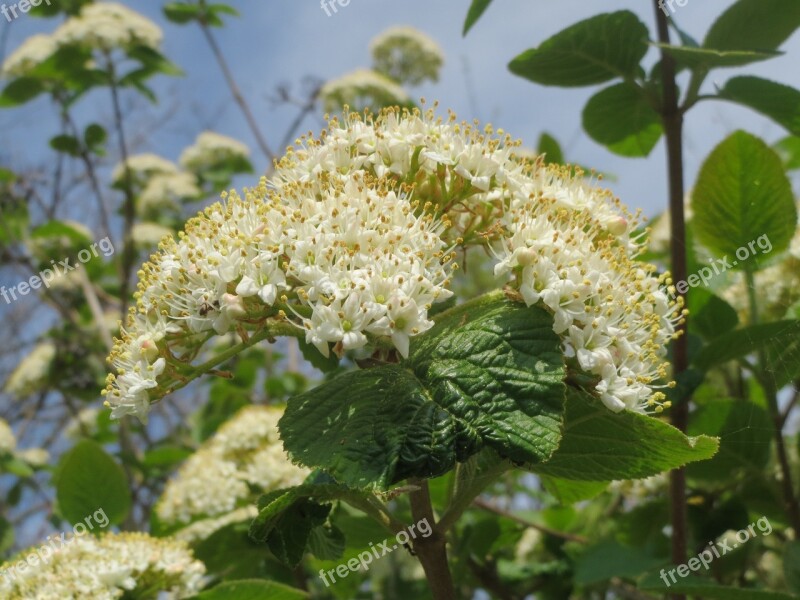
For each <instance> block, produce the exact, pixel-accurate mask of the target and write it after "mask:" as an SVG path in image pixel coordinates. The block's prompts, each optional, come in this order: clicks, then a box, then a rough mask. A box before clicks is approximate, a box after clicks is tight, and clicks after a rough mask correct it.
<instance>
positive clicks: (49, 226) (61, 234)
mask: <svg viewBox="0 0 800 600" xmlns="http://www.w3.org/2000/svg"><path fill="white" fill-rule="evenodd" d="M31 238H33V239H48V238H66V239H67V240H69V241H70V242H72V243H73V244H84V245H88V244H90V243H91V241H92V240H90V239H89V238H88V237H86V235H85V234H84V233H83V232H82V231H79V230H78V229H76V228H75V227H73V226H71V225H70V224H69V223H64V222H62V221H48V222H47V223H44V224H42V225H39V226H38V227H37V228H36V229H34V230H33V231H31Z"/></svg>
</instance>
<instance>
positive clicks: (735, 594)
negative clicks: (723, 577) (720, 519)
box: [638, 563, 796, 600]
mask: <svg viewBox="0 0 800 600" xmlns="http://www.w3.org/2000/svg"><path fill="white" fill-rule="evenodd" d="M673 568H674V567H666V571H667V572H666V573H665V575H664V576H665V578H666V579H667V581H668V582H669V584H670V585H669V588H668V587H667V586H666V585H665V584H664V580H663V579H662V578H661V577H660V576H659V574H658V573H652V574H650V575H647V576H645V577H643V578H642V579H641V580H640V581H639V583H638V587H639V589H640V590H644V591H649V592H654V593H656V594H665V593H666V592H667V591H669V593H671V594H687V595H691V596H692V597H693V598H703V599H704V600H796V598H795V597H794V596H790V595H788V594H784V593H781V592H772V591H769V590H754V589H742V588H733V587H725V586H721V585H719V584H717V583H716V582H715V581H713V580H711V579H703V578H700V577H697V576H696V575H692V574H691V573H690V574H689V576H688V577H686V578H682V577H680V576H678V574H677V573H674V577H675V580H676V581H675V582H674V583H673V581H672V577H670V575H669V571H670V570H671V569H673ZM700 568H702V563H701V564H700Z"/></svg>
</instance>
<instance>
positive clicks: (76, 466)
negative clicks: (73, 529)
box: [56, 440, 131, 525]
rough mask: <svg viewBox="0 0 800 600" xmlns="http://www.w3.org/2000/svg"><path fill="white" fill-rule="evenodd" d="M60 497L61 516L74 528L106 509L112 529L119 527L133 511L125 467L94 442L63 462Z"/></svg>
mask: <svg viewBox="0 0 800 600" xmlns="http://www.w3.org/2000/svg"><path fill="white" fill-rule="evenodd" d="M56 497H57V499H58V506H59V509H60V511H61V514H62V515H63V516H64V518H65V519H67V521H69V522H70V523H73V524H74V523H79V522H83V521H84V519H86V517H89V516H91V515H93V514H94V513H95V511H98V510H101V509H102V510H103V511H104V512H105V514H106V515H107V516H108V520H109V523H110V524H111V525H119V524H120V523H122V522H123V521H124V520H125V517H126V516H127V515H128V511H130V508H131V495H130V490H129V489H128V482H127V480H126V478H125V473H124V472H123V470H122V467H120V466H119V465H118V464H117V463H116V462H115V461H114V459H113V458H111V457H110V456H109V455H108V454H107V453H106V451H105V450H103V448H102V446H100V445H99V444H97V443H95V442H92V441H90V440H83V441H81V442H78V444H76V445H75V447H74V448H72V450H70V451H69V452H67V453H66V454H65V455H64V456H63V457H62V458H61V462H60V464H59V467H58V473H57V477H56Z"/></svg>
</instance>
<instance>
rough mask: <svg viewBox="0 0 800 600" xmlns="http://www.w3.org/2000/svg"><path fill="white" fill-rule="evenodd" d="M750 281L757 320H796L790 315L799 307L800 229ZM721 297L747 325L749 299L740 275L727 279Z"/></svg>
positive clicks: (798, 228) (799, 226)
mask: <svg viewBox="0 0 800 600" xmlns="http://www.w3.org/2000/svg"><path fill="white" fill-rule="evenodd" d="M754 279H755V288H756V292H757V293H756V296H757V304H758V312H759V318H761V319H766V320H770V321H778V320H781V319H786V318H796V316H795V315H794V314H792V311H793V310H797V307H798V306H800V225H798V227H797V230H796V231H795V234H794V238H792V241H791V244H790V245H789V249H788V250H787V251H786V252H785V253H783V254H782V255H781V256H780V258H779V259H778V260H777V261H776V262H774V263H771V264H770V265H769V266H767V267H764V268H762V269H760V270H758V271H756V272H755V274H754ZM721 296H722V298H723V299H724V300H725V301H726V302H728V304H730V305H731V306H733V307H734V308H735V309H736V312H738V313H739V320H740V321H741V322H742V323H748V322H749V321H750V318H751V315H750V303H749V300H748V299H749V297H750V295H749V293H748V290H747V283H746V280H745V276H744V274H743V273H739V272H737V273H734V274H733V275H732V276H731V283H730V285H728V286H727V287H726V288H725V289H723V290H722V292H721ZM787 313H789V314H787Z"/></svg>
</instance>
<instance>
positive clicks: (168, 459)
mask: <svg viewBox="0 0 800 600" xmlns="http://www.w3.org/2000/svg"><path fill="white" fill-rule="evenodd" d="M191 455H192V452H191V450H187V449H186V448H180V447H178V446H161V447H160V448H153V449H152V450H150V451H149V452H145V455H144V457H143V458H142V464H143V465H144V466H145V467H147V468H150V469H152V468H161V469H164V468H170V467H173V466H175V465H177V464H178V463H181V462H183V461H184V460H186V459H187V458H189V457H190V456H191Z"/></svg>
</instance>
